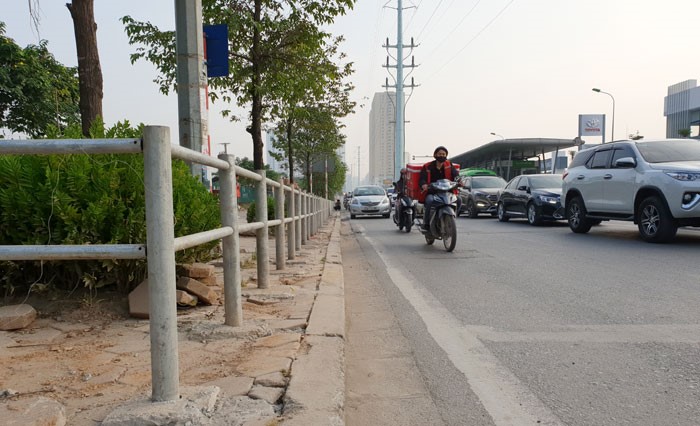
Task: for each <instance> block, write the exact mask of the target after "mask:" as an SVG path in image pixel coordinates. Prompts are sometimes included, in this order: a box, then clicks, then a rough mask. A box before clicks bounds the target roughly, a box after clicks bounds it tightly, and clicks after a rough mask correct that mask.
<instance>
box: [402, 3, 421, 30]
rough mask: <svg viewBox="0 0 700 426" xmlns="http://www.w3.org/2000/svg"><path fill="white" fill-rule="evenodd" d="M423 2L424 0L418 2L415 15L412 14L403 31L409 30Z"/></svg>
mask: <svg viewBox="0 0 700 426" xmlns="http://www.w3.org/2000/svg"><path fill="white" fill-rule="evenodd" d="M421 3H423V0H421V1H419V2H418V4H417V5H416V6H415V10H414V11H413V15H411V19H409V20H408V23H407V24H406V26H405V27H404V28H403V31H404V32H406V31H408V27H410V26H411V23H413V18H415V17H416V13H418V8H419V7H420V4H421Z"/></svg>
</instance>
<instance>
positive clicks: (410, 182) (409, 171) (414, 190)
mask: <svg viewBox="0 0 700 426" xmlns="http://www.w3.org/2000/svg"><path fill="white" fill-rule="evenodd" d="M452 167H454V168H455V175H458V174H459V164H454V163H452ZM422 168H423V165H422V164H406V194H407V195H408V196H409V197H411V198H413V199H414V200H418V202H419V203H425V196H426V195H427V192H421V189H420V185H419V184H418V181H419V180H420V171H421V169H422Z"/></svg>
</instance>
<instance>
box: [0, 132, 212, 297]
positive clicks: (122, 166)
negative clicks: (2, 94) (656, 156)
mask: <svg viewBox="0 0 700 426" xmlns="http://www.w3.org/2000/svg"><path fill="white" fill-rule="evenodd" d="M69 130H70V132H73V131H77V134H78V135H80V126H79V125H78V126H77V127H76V128H70V129H69ZM93 131H94V132H95V133H96V134H99V135H100V136H105V137H113V136H118V137H140V133H141V126H139V127H138V128H137V129H134V128H132V127H131V126H130V125H129V123H128V122H123V123H117V125H115V126H114V127H112V128H110V129H108V130H106V131H105V130H103V129H102V130H100V129H98V128H97V127H96V126H94V128H93ZM71 137H75V135H73V136H71ZM173 198H174V216H175V218H174V221H175V235H176V236H182V235H187V234H191V233H195V232H201V231H204V230H209V229H212V228H216V227H219V226H220V220H219V208H218V201H217V199H216V198H215V197H213V196H212V195H211V194H210V193H209V192H208V191H207V190H206V189H205V188H204V187H203V186H202V185H201V184H200V183H199V182H198V181H197V179H196V178H194V177H192V176H191V175H190V173H189V168H188V167H187V165H186V164H184V163H183V162H182V161H179V160H176V161H173ZM142 243H146V211H145V194H144V184H143V156H141V155H126V154H121V155H113V154H110V155H83V154H71V155H61V156H57V155H51V156H35V155H27V156H0V245H5V244H7V245H18V244H42V245H43V244H142ZM215 244H216V242H213V243H210V244H208V245H204V246H198V247H195V248H192V249H188V250H185V251H184V252H178V254H177V258H178V260H179V261H194V260H198V261H206V260H209V256H210V253H211V249H212V247H213V246H214V245H215ZM145 274H146V263H145V261H141V260H85V261H45V262H43V263H42V262H29V261H27V262H5V263H2V264H0V286H2V287H4V290H5V293H6V294H8V293H12V291H13V290H14V287H15V286H21V285H26V284H31V283H33V282H39V283H47V284H51V285H53V286H56V287H57V288H74V287H76V286H78V285H80V284H82V285H84V286H85V287H88V288H90V289H95V288H100V287H104V286H112V285H114V286H116V287H117V289H118V290H120V291H123V292H126V291H129V290H130V289H131V288H132V287H133V286H134V285H135V284H138V283H139V282H140V281H141V280H142V279H143V277H144V276H145Z"/></svg>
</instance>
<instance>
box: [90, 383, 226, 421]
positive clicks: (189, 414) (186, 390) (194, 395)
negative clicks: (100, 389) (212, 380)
mask: <svg viewBox="0 0 700 426" xmlns="http://www.w3.org/2000/svg"><path fill="white" fill-rule="evenodd" d="M218 395H219V388H217V387H201V386H198V387H181V388H180V399H178V400H176V401H167V402H152V401H151V400H150V398H146V397H144V398H141V399H137V400H134V401H130V402H128V403H126V404H124V405H122V406H121V407H119V408H117V409H116V410H114V411H112V412H111V413H109V415H107V417H106V418H105V419H104V420H103V421H102V426H130V425H138V424H142V425H146V424H153V425H167V424H183V425H184V424H204V423H205V422H206V421H207V420H208V416H207V414H208V413H210V412H212V411H213V409H214V405H215V404H216V398H217V397H218Z"/></svg>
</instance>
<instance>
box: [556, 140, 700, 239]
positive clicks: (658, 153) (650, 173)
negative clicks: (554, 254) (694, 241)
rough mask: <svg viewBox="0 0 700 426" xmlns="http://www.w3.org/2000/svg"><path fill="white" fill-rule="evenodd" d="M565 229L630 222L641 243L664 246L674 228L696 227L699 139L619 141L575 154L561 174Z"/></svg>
mask: <svg viewBox="0 0 700 426" xmlns="http://www.w3.org/2000/svg"><path fill="white" fill-rule="evenodd" d="M561 202H562V205H563V207H564V210H565V214H566V218H567V220H568V222H569V227H570V228H571V230H572V231H573V232H576V233H585V232H588V231H589V230H590V229H591V226H592V225H595V224H597V223H600V221H602V220H629V221H634V223H636V224H637V225H638V227H639V233H640V234H641V236H642V239H644V240H645V241H648V242H653V243H662V242H668V241H670V240H672V239H673V237H674V236H675V235H676V231H677V229H678V227H679V226H700V140H697V139H666V140H656V141H651V140H650V141H641V140H639V141H621V142H614V143H609V144H603V145H599V146H596V147H594V148H589V149H586V150H583V151H580V152H578V153H577V154H576V156H575V157H574V160H573V161H572V163H571V165H570V167H569V169H568V170H567V172H566V173H564V176H563V185H562V197H561Z"/></svg>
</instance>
